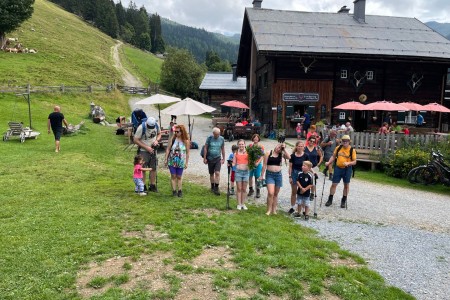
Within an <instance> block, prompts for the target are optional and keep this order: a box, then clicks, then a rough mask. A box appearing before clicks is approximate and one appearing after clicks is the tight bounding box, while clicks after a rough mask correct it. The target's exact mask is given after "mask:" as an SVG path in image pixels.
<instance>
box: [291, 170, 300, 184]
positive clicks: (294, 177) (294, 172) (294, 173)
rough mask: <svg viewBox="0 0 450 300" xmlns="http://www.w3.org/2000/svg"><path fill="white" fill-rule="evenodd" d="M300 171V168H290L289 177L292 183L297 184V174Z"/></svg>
mask: <svg viewBox="0 0 450 300" xmlns="http://www.w3.org/2000/svg"><path fill="white" fill-rule="evenodd" d="M300 172H302V170H292V173H291V178H292V185H295V186H296V185H297V179H298V174H300Z"/></svg>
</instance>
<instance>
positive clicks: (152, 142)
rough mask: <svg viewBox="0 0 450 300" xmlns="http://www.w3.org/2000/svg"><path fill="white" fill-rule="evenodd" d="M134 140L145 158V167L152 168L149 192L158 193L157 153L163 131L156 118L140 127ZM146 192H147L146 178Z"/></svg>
mask: <svg viewBox="0 0 450 300" xmlns="http://www.w3.org/2000/svg"><path fill="white" fill-rule="evenodd" d="M143 126H145V128H143ZM133 140H134V143H135V144H136V145H138V147H139V150H138V154H140V155H141V156H142V157H143V158H144V162H145V163H144V167H146V168H152V171H150V175H149V180H150V184H149V186H148V191H150V192H158V188H157V187H156V166H157V157H156V152H157V149H158V147H159V141H160V140H161V129H160V128H159V126H158V124H157V122H156V120H155V118H152V117H150V118H148V119H147V121H146V122H145V123H143V124H141V125H139V126H138V128H137V129H136V132H135V134H134V138H133ZM144 190H146V185H145V176H144Z"/></svg>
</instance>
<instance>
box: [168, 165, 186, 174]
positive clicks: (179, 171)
mask: <svg viewBox="0 0 450 300" xmlns="http://www.w3.org/2000/svg"><path fill="white" fill-rule="evenodd" d="M183 170H184V169H183V168H177V167H172V166H169V171H170V175H176V176H178V177H181V176H183Z"/></svg>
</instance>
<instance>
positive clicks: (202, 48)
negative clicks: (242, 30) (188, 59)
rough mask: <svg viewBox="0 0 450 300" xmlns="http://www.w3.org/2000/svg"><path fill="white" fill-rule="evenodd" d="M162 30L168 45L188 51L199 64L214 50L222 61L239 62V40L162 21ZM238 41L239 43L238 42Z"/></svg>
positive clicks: (165, 20)
mask: <svg viewBox="0 0 450 300" xmlns="http://www.w3.org/2000/svg"><path fill="white" fill-rule="evenodd" d="M161 30H162V35H163V38H164V41H165V43H166V45H168V46H172V47H177V48H183V49H188V50H189V51H190V52H191V53H192V54H193V55H194V57H195V58H196V60H197V61H198V62H199V63H202V62H204V61H205V54H206V51H208V50H214V51H215V52H216V53H217V54H218V55H219V57H220V58H221V59H226V60H228V61H229V62H231V63H235V62H236V61H237V54H238V48H239V40H237V38H236V36H234V37H227V36H224V35H220V34H218V33H212V32H208V31H206V30H204V29H198V28H193V27H189V26H185V25H181V24H178V23H176V22H173V21H170V20H167V19H164V18H162V19H161ZM236 41H237V42H236Z"/></svg>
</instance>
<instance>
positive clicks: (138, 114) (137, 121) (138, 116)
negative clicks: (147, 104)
mask: <svg viewBox="0 0 450 300" xmlns="http://www.w3.org/2000/svg"><path fill="white" fill-rule="evenodd" d="M146 121H147V115H146V114H145V112H144V111H143V110H142V109H140V108H139V109H135V110H134V111H133V112H132V113H131V123H132V124H133V133H136V129H137V128H138V127H139V125H141V124H142V125H145V124H144V123H145V122H146ZM145 129H146V126H142V134H145Z"/></svg>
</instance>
